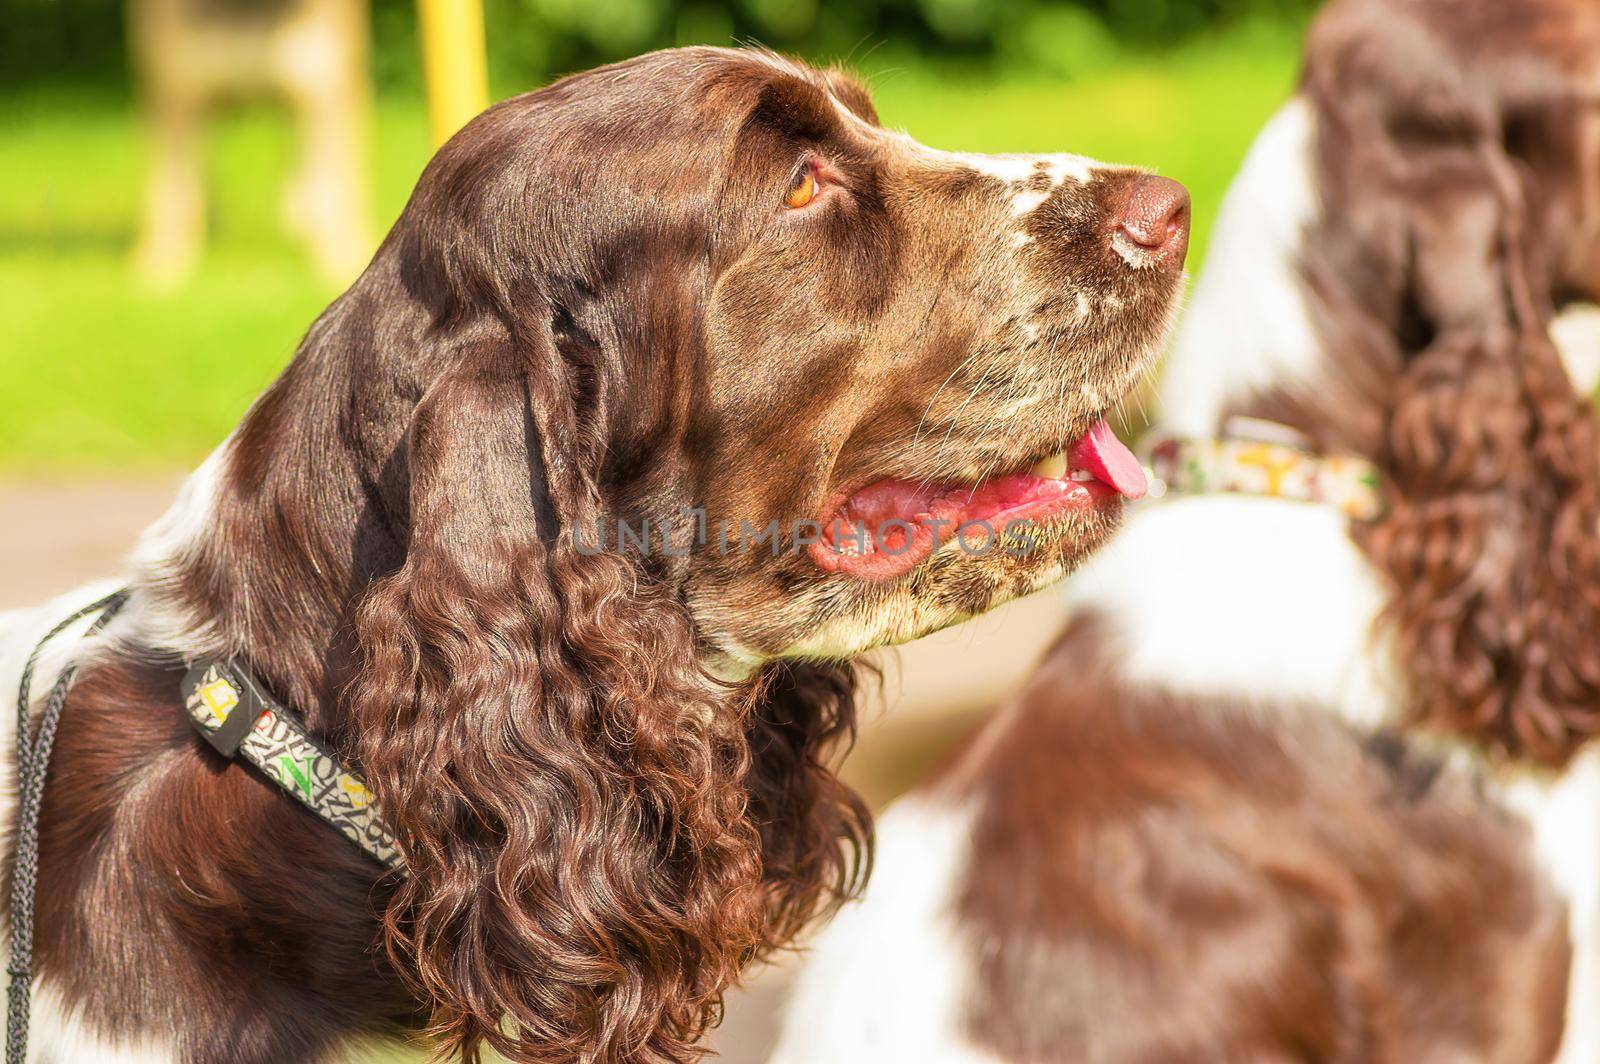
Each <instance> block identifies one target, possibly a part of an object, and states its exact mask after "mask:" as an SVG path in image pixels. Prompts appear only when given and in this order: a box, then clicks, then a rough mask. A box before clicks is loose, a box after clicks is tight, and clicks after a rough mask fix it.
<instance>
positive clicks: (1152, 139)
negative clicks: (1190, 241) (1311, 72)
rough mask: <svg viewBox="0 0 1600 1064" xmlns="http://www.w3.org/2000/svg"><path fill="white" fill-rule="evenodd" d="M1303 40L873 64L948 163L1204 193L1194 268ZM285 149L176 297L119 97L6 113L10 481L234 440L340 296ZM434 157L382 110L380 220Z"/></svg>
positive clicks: (257, 130)
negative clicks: (313, 260)
mask: <svg viewBox="0 0 1600 1064" xmlns="http://www.w3.org/2000/svg"><path fill="white" fill-rule="evenodd" d="M1296 42H1297V35H1296V34H1295V33H1294V32H1293V31H1292V30H1290V29H1284V28H1279V29H1271V28H1267V29H1263V28H1259V27H1257V28H1246V29H1236V30H1234V31H1231V32H1229V33H1227V34H1225V35H1221V36H1217V37H1213V38H1209V39H1207V40H1203V41H1200V42H1196V43H1194V44H1191V45H1189V46H1187V47H1185V48H1184V49H1182V50H1180V51H1177V52H1174V53H1170V54H1167V55H1164V56H1138V55H1134V56H1128V55H1111V54H1108V55H1106V56H1103V57H1101V59H1102V60H1103V62H1097V63H1095V64H1093V66H1094V72H1093V73H1085V74H1080V75H1079V76H1077V77H1074V78H1065V77H1060V76H1050V75H1046V74H1044V73H1042V72H1040V73H1033V74H1020V75H1018V74H1012V75H1008V76H1006V77H1004V78H999V79H997V78H995V77H993V76H992V75H985V74H983V73H981V72H977V71H974V70H971V69H963V68H952V67H948V66H945V67H939V68H935V67H932V66H929V65H926V64H923V63H919V62H917V61H914V60H913V61H909V62H900V61H899V60H898V59H895V58H886V57H885V56H883V55H882V54H879V55H877V56H869V57H868V58H867V59H866V60H864V61H863V62H861V63H859V64H858V66H859V67H861V68H864V69H865V71H866V72H867V76H868V79H869V81H870V83H871V85H872V88H873V91H874V94H875V97H876V99H877V102H878V105H879V110H880V112H881V114H882V117H883V119H884V121H885V123H886V124H889V125H892V126H897V127H901V128H904V129H907V130H908V131H910V132H911V133H912V134H913V135H915V136H917V137H918V138H919V139H921V140H923V141H926V142H927V143H929V144H932V145H935V146H937V147H943V148H952V149H962V150H970V151H1063V150H1064V151H1074V152H1081V153H1084V154H1089V155H1094V156H1096V157H1098V158H1102V159H1107V160H1114V161H1118V162H1130V163H1139V164H1143V165H1146V166H1152V167H1155V168H1156V169H1158V170H1159V171H1160V172H1162V173H1164V174H1167V175H1169V176H1172V177H1176V178H1179V179H1180V180H1183V181H1184V182H1186V183H1187V184H1188V185H1189V186H1190V188H1191V189H1192V190H1193V191H1194V193H1195V201H1196V215H1197V241H1196V246H1195V259H1194V261H1195V262H1198V261H1199V255H1200V254H1201V253H1202V252H1203V248H1204V243H1205V236H1206V233H1207V231H1208V227H1209V221H1210V218H1211V216H1212V214H1213V213H1214V210H1215V207H1216V204H1217V201H1218V199H1219V198H1220V196H1221V193H1222V191H1223V189H1224V188H1225V186H1226V183H1227V181H1228V178H1229V176H1230V175H1231V173H1232V172H1233V170H1234V168H1235V167H1236V166H1237V164H1238V161H1239V159H1240V158H1241V157H1242V155H1243V152H1244V150H1245V148H1246V146H1247V145H1248V143H1249V141H1250V139H1251V137H1252V135H1253V134H1254V132H1255V130H1256V129H1257V128H1258V127H1259V126H1260V125H1261V123H1262V122H1263V121H1264V119H1265V118H1266V117H1267V116H1268V115H1269V114H1270V113H1271V112H1272V110H1273V109H1274V108H1275V107H1276V106H1277V104H1278V103H1279V101H1281V100H1282V99H1283V98H1284V96H1285V95H1286V93H1287V92H1288V91H1289V89H1290V87H1291V85H1292V82H1293V74H1294V66H1295V59H1294V56H1295V51H1296ZM292 149H293V141H292V138H291V136H290V131H289V128H288V125H287V123H286V121H284V119H283V117H282V116H281V115H279V114H278V113H276V112H275V111H273V110H271V109H269V108H252V109H249V110H246V111H244V112H242V113H239V114H235V115H233V116H230V117H229V118H227V119H226V120H224V121H223V122H221V123H219V125H218V127H217V133H216V136H215V137H214V139H213V141H212V143H211V145H210V147H209V149H208V152H209V155H208V158H209V174H210V177H211V179H212V180H211V186H212V197H213V198H212V204H211V212H210V213H211V230H212V232H211V236H212V242H211V245H210V248H209V252H208V256H207V258H206V260H205V264H204V266H203V269H202V271H201V273H200V274H199V276H197V277H196V278H195V280H194V281H193V282H192V283H190V284H189V285H188V286H186V287H185V288H183V289H182V290H181V291H178V292H176V293H173V294H168V295H158V294H155V293H152V292H149V291H146V290H145V289H143V288H142V287H141V286H140V285H139V284H138V283H137V282H136V280H135V278H134V277H133V275H132V273H131V271H130V270H129V268H128V250H129V247H130V246H131V244H132V240H133V233H134V227H135V220H136V218H137V212H138V203H139V196H140V191H141V185H142V181H141V175H142V166H143V162H144V144H143V138H142V133H141V130H140V127H139V125H138V122H137V117H136V115H135V113H134V112H133V110H132V107H131V105H130V104H129V103H128V102H127V101H126V100H124V99H119V98H114V97H109V96H105V95H100V96H96V95H85V94H71V93H66V92H62V91H54V92H40V93H33V94H24V95H20V96H14V97H11V98H8V99H6V100H4V101H0V322H4V323H5V326H6V332H5V334H4V335H0V473H3V474H12V475H16V474H30V473H46V474H60V473H74V472H75V473H91V472H92V473H104V472H108V471H118V472H120V471H137V470H148V469H160V468H170V467H172V466H176V465H184V464H188V463H191V462H193V461H195V460H196V459H197V458H198V457H199V456H201V455H203V454H204V453H205V452H206V451H207V450H209V449H210V448H211V447H212V446H213V445H214V444H215V443H216V442H217V441H218V440H219V439H220V438H221V437H222V436H223V435H224V434H226V432H227V431H228V430H229V429H230V428H231V427H232V425H233V424H234V423H235V422H236V421H237V419H238V417H239V415H240V414H241V413H242V411H243V410H244V408H245V406H246V405H247V404H248V403H249V401H250V399H251V398H252V397H253V396H254V395H255V394H256V393H257V392H259V391H260V390H261V388H262V387H263V386H264V385H266V384H267V382H269V381H270V380H271V379H272V377H273V376H274V375H275V374H276V373H277V372H278V371H279V370H280V369H281V368H282V366H283V365H284V363H285V362H286V360H287V359H288V358H289V356H290V355H291V354H292V352H293V350H294V346H295V344H296V342H297V341H298V339H299V338H300V336H301V334H302V333H303V332H304V330H305V328H306V327H307V326H308V325H309V324H310V322H311V320H312V318H313V317H314V316H315V315H316V313H317V312H318V311H319V310H320V309H321V308H322V307H323V306H324V305H325V304H326V303H327V302H328V300H329V299H330V298H332V296H333V295H335V294H336V293H335V292H333V291H330V290H328V289H327V288H325V287H324V286H323V285H321V284H319V283H318V282H317V281H316V280H315V279H314V278H313V276H312V274H311V272H310V270H309V269H308V267H307V265H306V263H305V261H304V259H303V257H302V256H301V254H300V252H299V250H298V248H297V246H296V245H295V244H294V243H293V242H292V241H291V240H290V238H288V237H286V236H284V235H283V234H282V233H281V232H280V231H279V228H278V224H277V219H278V190H279V186H280V182H281V180H282V178H283V177H284V175H285V173H286V172H287V170H288V168H289V165H290V156H291V152H292ZM425 158H426V134H425V124H424V121H423V116H422V111H421V106H420V102H419V101H417V100H415V99H399V98H394V99H385V100H382V101H380V104H379V107H378V112H377V128H376V130H375V145H374V159H375V164H376V165H375V178H374V180H375V207H376V212H377V217H376V218H375V219H374V221H375V222H376V223H378V224H379V225H380V226H385V225H387V224H388V223H389V222H391V221H392V220H393V218H394V217H395V215H396V214H397V213H398V212H399V210H400V208H401V206H402V205H403V203H404V201H405V197H406V195H407V193H408V192H409V190H410V186H411V183H412V181H413V180H414V179H415V177H416V175H417V173H418V172H419V171H420V169H421V167H422V164H423V162H424V161H425Z"/></svg>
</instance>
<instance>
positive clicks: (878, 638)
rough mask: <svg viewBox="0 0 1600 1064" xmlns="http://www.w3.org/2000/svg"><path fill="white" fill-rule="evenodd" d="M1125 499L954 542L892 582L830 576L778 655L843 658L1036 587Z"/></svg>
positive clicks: (1066, 567) (1115, 515)
mask: <svg viewBox="0 0 1600 1064" xmlns="http://www.w3.org/2000/svg"><path fill="white" fill-rule="evenodd" d="M1122 509H1123V503H1122V500H1121V499H1120V498H1114V497H1113V498H1106V499H1104V500H1102V501H1101V502H1100V503H1099V504H1098V505H1096V506H1094V507H1091V508H1086V509H1082V510H1074V511H1071V512H1067V513H1062V514H1059V515H1057V516H1056V517H1054V518H1053V519H1051V520H1049V521H1046V522H1039V523H1036V524H1031V525H1029V526H1027V527H1026V528H1025V529H1018V530H1015V532H1014V534H1013V536H1012V537H1010V538H1009V539H1007V538H1006V537H1002V541H1001V542H999V543H996V544H992V545H990V546H989V547H988V549H980V547H979V546H978V545H977V544H962V543H960V542H955V541H952V542H950V543H946V544H944V545H943V546H942V547H941V548H940V549H939V550H938V551H937V552H936V553H935V554H934V555H933V556H932V557H930V558H929V559H928V560H927V561H925V562H924V563H922V564H921V565H920V566H918V567H917V568H916V569H915V570H913V571H912V572H910V573H908V574H906V575H905V576H904V577H902V578H901V579H899V580H897V581H894V582H892V583H865V582H850V583H841V582H832V583H830V584H828V585H827V586H825V587H824V588H821V589H819V591H818V593H816V594H814V595H813V596H809V598H810V602H809V605H810V607H811V608H810V609H809V610H808V613H809V615H810V616H809V617H808V618H807V620H808V623H806V624H805V625H803V626H802V630H803V634H799V635H798V637H797V638H796V639H795V640H794V641H793V642H792V643H790V644H788V645H787V646H785V647H784V648H783V651H782V652H781V653H780V654H779V655H777V656H779V657H786V658H807V659H817V658H848V657H852V656H854V655H857V654H860V653H862V652H864V651H867V650H872V649H874V648H876V647H881V646H887V645H892V644H896V643H906V642H910V641H911V640H913V639H920V638H921V637H923V636H925V635H929V634H931V633H933V632H937V631H939V630H941V629H944V628H948V627H950V626H952V625H956V624H960V623H962V622H963V621H967V620H970V619H972V618H973V617H976V616H979V615H980V614H983V613H987V612H988V611H990V610H992V609H994V608H995V607H997V606H1001V605H1004V604H1005V603H1007V602H1010V601H1011V600H1012V599H1016V598H1020V597H1022V596H1024V595H1029V594H1032V593H1033V592H1035V591H1039V590H1042V589H1044V588H1046V587H1048V586H1050V585H1051V584H1053V583H1055V582H1056V581H1058V580H1060V579H1061V578H1062V577H1064V576H1066V575H1067V574H1068V573H1070V572H1072V571H1073V570H1074V569H1076V568H1077V567H1078V566H1079V565H1081V564H1082V563H1083V561H1084V560H1085V559H1086V558H1087V557H1088V556H1089V555H1090V554H1092V553H1094V552H1095V551H1096V550H1098V549H1099V548H1100V547H1101V546H1102V545H1103V544H1104V543H1105V542H1106V540H1107V539H1108V538H1110V536H1111V535H1112V533H1113V532H1115V531H1116V529H1117V527H1118V526H1119V525H1120V524H1121V518H1122Z"/></svg>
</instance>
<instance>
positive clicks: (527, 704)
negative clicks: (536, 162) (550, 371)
mask: <svg viewBox="0 0 1600 1064" xmlns="http://www.w3.org/2000/svg"><path fill="white" fill-rule="evenodd" d="M538 394H539V390H538V388H537V386H536V384H535V383H534V381H532V380H531V379H530V371H529V370H527V369H524V368H523V367H522V366H520V365H518V364H517V360H516V358H515V357H514V356H513V355H511V354H510V353H509V351H507V352H502V353H500V354H498V355H495V356H493V357H491V358H487V359H486V358H485V357H484V354H483V352H481V351H479V352H476V353H475V355H474V356H472V357H463V358H462V360H461V363H460V365H458V366H457V368H455V369H453V370H450V371H447V372H446V374H445V376H444V377H443V378H442V379H441V380H440V381H439V382H438V383H436V384H435V385H434V386H433V387H432V389H431V390H430V391H429V392H428V394H427V395H426V396H425V397H424V399H423V401H422V404H421V406H420V407H419V409H418V411H417V414H416V418H415V422H414V426H413V429H412V432H411V435H410V438H409V441H408V450H409V454H408V466H409V476H410V498H411V515H410V529H409V543H408V544H407V552H406V557H405V561H404V564H403V565H402V566H401V568H400V569H399V570H398V571H397V572H395V573H393V574H392V575H390V576H388V577H386V578H384V579H383V580H381V581H380V582H378V583H377V584H376V585H375V586H374V587H373V588H372V589H371V591H370V593H369V594H368V596H367V598H366V599H365V601H364V603H363V604H362V606H361V609H360V611H359V616H358V618H357V622H356V627H357V638H358V641H359V645H360V647H361V648H362V653H363V662H362V671H361V672H360V674H359V675H358V677H357V678H356V680H355V682H354V683H353V685H352V687H351V689H350V691H349V705H350V707H351V712H352V717H353V723H354V726H355V728H356V730H357V736H358V743H359V754H360V760H361V764H362V766H363V768H364V770H365V772H366V774H367V776H368V779H369V780H370V782H371V784H372V785H373V787H374V789H375V790H376V792H377V793H378V795H379V796H380V799H381V800H382V802H383V803H384V808H385V810H386V812H387V814H388V815H389V816H390V817H391V818H392V820H393V823H394V825H395V827H396V828H397V830H398V832H399V834H400V837H401V840H402V846H403V847H404V850H405V855H406V858H407V860H408V862H409V864H410V876H409V878H408V879H407V880H406V881H405V882H404V883H403V884H402V885H401V886H400V888H399V890H398V892H397V894H396V896H395V899H394V902H393V904H392V905H391V907H390V908H389V910H388V912H387V915H386V921H385V928H386V933H387V936H388V941H389V946H390V952H391V956H392V957H393V959H394V960H395V962H396V964H397V965H398V966H399V967H400V969H401V970H402V971H403V972H405V973H407V974H408V976H410V977H411V978H412V979H413V981H414V984H415V987H416V989H417V991H418V992H419V993H420V994H421V995H423V997H424V999H425V1000H426V1001H428V1002H429V1003H430V1004H431V1005H432V1007H433V1010H434V1018H433V1030H434V1032H435V1033H436V1034H437V1036H438V1037H439V1038H440V1039H441V1042H442V1045H441V1052H449V1053H454V1052H459V1053H461V1054H462V1055H463V1056H464V1057H465V1058H466V1059H468V1060H473V1059H476V1055H477V1051H478V1049H479V1047H480V1045H481V1044H485V1043H486V1044H488V1045H490V1046H492V1047H493V1048H494V1049H495V1050H497V1051H499V1052H500V1053H503V1054H505V1055H506V1056H507V1057H509V1058H510V1059H512V1060H516V1061H541V1062H542V1061H557V1060H559V1061H586V1062H587V1061H596V1062H599V1061H606V1062H610V1061H616V1062H623V1061H626V1062H630V1064H631V1062H655V1061H685V1060H691V1059H695V1058H696V1057H698V1056H699V1051H697V1050H696V1049H695V1048H694V1043H695V1041H696V1040H697V1039H698V1037H699V1036H700V1035H701V1034H702V1033H703V1032H704V1030H705V1029H706V1027H707V1026H708V1025H709V1024H711V1023H713V1022H715V1020H716V1019H717V1018H718V1015H719V1010H720V1000H721V993H722V990H723V989H724V988H725V987H726V986H727V985H728V984H729V983H730V982H731V981H732V980H733V979H734V978H735V977H736V975H737V974H738V972H739V970H740V968H741V966H742V965H743V964H744V963H745V962H747V961H748V960H750V959H751V958H752V957H753V956H756V955H758V954H759V953H761V952H762V951H764V950H765V949H767V948H768V947H770V946H772V945H774V944H776V943H778V942H780V941H782V940H783V939H784V938H786V937H787V936H788V935H789V934H791V933H792V932H793V931H794V930H796V929H797V928H798V925H799V924H800V923H801V922H803V921H804V920H805V919H806V918H808V917H809V916H811V915H812V914H813V913H814V912H815V910H816V909H817V908H818V907H819V904H820V903H821V902H822V901H824V900H825V899H829V898H837V897H839V896H840V895H841V894H842V892H843V891H845V890H847V889H848V888H849V887H850V886H851V885H852V884H853V883H854V882H855V879H854V875H853V872H852V869H853V863H852V861H851V860H850V856H849V854H848V852H847V848H846V847H844V846H842V845H841V842H842V841H843V840H854V841H856V842H859V843H863V844H864V841H865V838H866V834H867V829H866V822H867V818H866V814H865V811H864V810H863V809H862V808H861V806H860V804H859V803H858V802H857V801H856V799H855V798H854V797H853V796H852V795H850V794H849V792H848V791H846V790H845V789H844V788H843V786H842V785H841V784H839V783H838V782H837V780H836V779H835V778H834V777H833V775H832V773H830V772H829V771H828V770H827V768H826V766H825V765H824V764H823V763H822V760H821V758H822V757H823V752H824V750H825V749H826V748H827V747H829V746H830V745H831V744H832V743H833V741H834V740H835V739H837V738H839V737H841V736H844V735H847V734H848V733H849V732H850V731H851V729H852V727H853V724H852V722H853V716H852V714H853V707H852V702H851V683H850V677H849V673H848V671H847V669H845V668H844V667H839V668H836V669H832V670H816V669H810V668H802V667H791V666H775V667H772V668H771V669H769V675H767V676H766V677H764V678H763V681H764V682H762V683H758V684H757V685H755V687H756V688H757V690H755V691H752V690H746V689H741V691H742V693H741V691H735V690H734V689H732V688H730V687H728V686H727V685H724V684H720V683H718V682H716V681H714V680H712V679H711V678H709V677H708V676H706V675H705V674H704V673H703V672H702V671H701V669H700V667H699V659H698V657H697V652H696V643H695V635H694V632H693V629H692V627H691V624H690V621H689V618H688V616H687V615H686V613H685V611H684V610H683V608H682V607H681V606H680V605H679V604H678V603H677V602H676V601H674V600H673V598H672V597H671V596H670V595H669V594H668V593H667V592H666V591H665V589H663V588H660V587H658V586H655V585H654V584H653V583H652V582H651V581H650V580H649V579H648V578H647V577H646V576H645V575H644V574H643V573H642V572H641V571H640V569H639V568H638V567H637V566H636V565H635V564H634V563H633V562H632V561H630V560H629V559H627V558H624V557H622V556H620V555H616V554H605V553H602V554H596V555H592V556H586V555H584V554H580V553H579V552H578V551H577V550H576V549H575V547H574V544H573V542H572V539H571V537H570V536H566V535H555V534H553V533H554V529H551V528H549V527H548V522H549V520H550V516H549V514H548V513H546V515H545V517H544V519H543V521H544V522H545V523H544V524H541V521H540V518H539V511H540V510H541V509H542V508H541V506H540V505H539V500H538V497H539V496H540V495H541V494H542V491H541V489H540V485H541V484H542V474H543V473H545V472H547V471H549V472H550V473H551V475H552V477H553V478H559V477H561V476H564V475H568V474H573V475H575V471H574V470H571V469H566V466H568V465H570V456H561V455H558V456H554V457H551V458H549V460H548V461H545V460H543V459H542V458H541V455H540V454H539V450H540V446H539V445H540V444H541V443H544V442H545V440H546V437H544V436H543V435H542V434H541V433H540V432H539V431H538V430H537V428H536V426H537V425H538V424H540V423H542V422H546V421H547V420H548V419H547V416H546V414H547V413H548V412H541V410H540V402H539V400H538V399H537V398H536V396H538ZM563 469H566V472H565V473H563ZM575 483H576V481H572V482H571V483H567V484H565V485H564V486H563V485H558V486H557V487H556V488H555V489H554V490H552V492H551V495H552V498H553V499H554V500H555V501H557V502H558V503H561V504H564V505H562V509H563V510H564V511H565V512H566V516H567V519H568V520H569V521H570V520H572V519H574V518H573V515H574V514H580V513H584V512H591V511H592V510H593V504H592V503H583V502H582V501H581V500H577V501H575V497H574V496H573V495H572V494H570V492H571V491H572V490H575V489H574V488H573V484H575ZM530 486H531V488H532V490H530ZM763 688H764V690H765V696H764V697H758V696H759V694H760V689H763Z"/></svg>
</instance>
